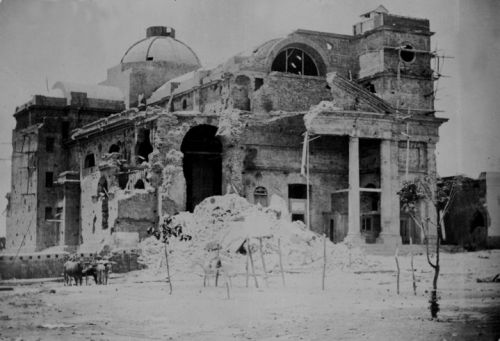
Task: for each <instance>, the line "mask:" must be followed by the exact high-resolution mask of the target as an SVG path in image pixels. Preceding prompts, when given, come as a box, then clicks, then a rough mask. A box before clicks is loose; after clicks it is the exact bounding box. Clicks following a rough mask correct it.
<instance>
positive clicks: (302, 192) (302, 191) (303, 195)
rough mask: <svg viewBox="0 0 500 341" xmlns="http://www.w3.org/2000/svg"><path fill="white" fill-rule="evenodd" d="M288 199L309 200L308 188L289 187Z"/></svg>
mask: <svg viewBox="0 0 500 341" xmlns="http://www.w3.org/2000/svg"><path fill="white" fill-rule="evenodd" d="M288 197H289V198H290V199H307V186H306V185H304V184H290V185H288Z"/></svg>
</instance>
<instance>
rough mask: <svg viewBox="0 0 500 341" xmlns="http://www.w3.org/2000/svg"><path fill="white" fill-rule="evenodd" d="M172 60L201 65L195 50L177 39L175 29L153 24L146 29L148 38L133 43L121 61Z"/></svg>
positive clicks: (177, 62)
mask: <svg viewBox="0 0 500 341" xmlns="http://www.w3.org/2000/svg"><path fill="white" fill-rule="evenodd" d="M145 61H155V62H170V63H175V64H183V65H190V66H193V67H194V68H196V69H197V68H199V67H201V63H200V60H199V59H198V56H197V55H196V54H195V53H194V51H193V50H192V49H191V48H190V47H189V46H187V45H186V44H184V43H183V42H182V41H180V40H177V39H175V30H174V29H173V28H171V27H166V26H151V27H148V28H147V29H146V38H144V39H142V40H139V41H138V42H136V43H135V44H133V45H132V46H131V47H130V48H129V49H128V50H127V51H126V52H125V54H124V55H123V57H122V60H121V63H134V62H145Z"/></svg>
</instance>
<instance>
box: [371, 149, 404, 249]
mask: <svg viewBox="0 0 500 341" xmlns="http://www.w3.org/2000/svg"><path fill="white" fill-rule="evenodd" d="M398 153H399V147H398V142H397V141H391V140H386V139H385V140H382V141H381V143H380V183H381V185H380V187H381V190H382V193H381V202H380V210H381V212H380V223H381V228H382V231H381V232H380V236H379V237H378V240H377V242H379V243H383V244H390V245H398V244H401V235H400V231H399V227H400V221H399V213H400V208H399V196H398V194H397V192H398V190H399V169H398V163H399V161H398V160H399V155H398Z"/></svg>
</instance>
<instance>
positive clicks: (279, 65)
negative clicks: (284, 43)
mask: <svg viewBox="0 0 500 341" xmlns="http://www.w3.org/2000/svg"><path fill="white" fill-rule="evenodd" d="M271 71H279V72H286V73H292V74H296V75H306V76H319V73H318V66H317V65H316V62H315V61H314V59H313V58H312V57H311V56H310V55H308V54H307V53H306V52H304V51H302V50H301V49H298V48H288V49H285V50H283V51H281V52H280V53H279V54H278V55H277V56H276V58H275V59H274V61H273V65H272V66H271Z"/></svg>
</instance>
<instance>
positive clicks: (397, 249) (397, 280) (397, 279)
mask: <svg viewBox="0 0 500 341" xmlns="http://www.w3.org/2000/svg"><path fill="white" fill-rule="evenodd" d="M398 253H399V246H398V247H397V248H396V253H395V254H394V258H395V259H396V267H397V269H398V272H397V274H396V293H397V294H398V295H399V273H400V269H399V260H398Z"/></svg>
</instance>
